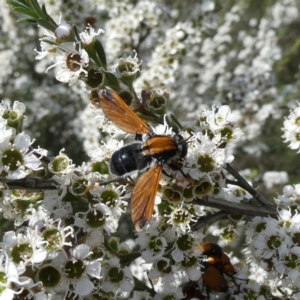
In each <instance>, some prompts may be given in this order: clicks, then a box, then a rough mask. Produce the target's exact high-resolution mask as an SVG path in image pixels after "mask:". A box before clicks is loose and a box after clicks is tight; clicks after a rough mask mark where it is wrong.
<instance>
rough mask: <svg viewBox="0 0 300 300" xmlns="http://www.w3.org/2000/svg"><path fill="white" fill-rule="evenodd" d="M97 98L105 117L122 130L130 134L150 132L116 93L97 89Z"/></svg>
mask: <svg viewBox="0 0 300 300" xmlns="http://www.w3.org/2000/svg"><path fill="white" fill-rule="evenodd" d="M98 99H99V102H100V103H101V107H102V109H103V111H104V113H105V115H106V117H107V118H108V119H110V120H111V121H112V122H114V123H115V124H116V126H118V127H119V128H121V129H122V130H124V131H126V132H128V133H131V134H145V133H149V132H151V129H150V127H149V126H148V125H147V124H146V123H145V122H144V121H143V120H142V119H140V118H139V117H138V116H137V115H136V114H135V113H134V112H133V110H132V109H131V108H130V107H129V106H128V105H127V104H126V103H125V102H124V101H123V100H122V98H121V97H120V96H119V95H118V94H117V93H115V92H113V91H111V90H107V89H103V90H100V91H99V93H98Z"/></svg>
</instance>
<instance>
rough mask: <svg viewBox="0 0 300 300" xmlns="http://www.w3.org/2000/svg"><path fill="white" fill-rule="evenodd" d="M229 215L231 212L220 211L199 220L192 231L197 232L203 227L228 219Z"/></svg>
mask: <svg viewBox="0 0 300 300" xmlns="http://www.w3.org/2000/svg"><path fill="white" fill-rule="evenodd" d="M228 215H230V212H229V211H225V210H220V211H218V212H216V213H214V214H212V215H208V216H204V217H200V218H198V220H197V223H196V224H194V225H193V226H192V230H193V231H197V230H199V229H201V228H202V227H205V226H207V225H209V224H211V223H214V222H216V221H219V220H220V219H224V218H226V217H227V216H228Z"/></svg>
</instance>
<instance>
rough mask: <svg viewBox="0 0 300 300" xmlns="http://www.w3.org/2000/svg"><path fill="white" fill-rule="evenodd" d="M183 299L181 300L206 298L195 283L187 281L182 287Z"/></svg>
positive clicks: (203, 299) (202, 299) (201, 299)
mask: <svg viewBox="0 0 300 300" xmlns="http://www.w3.org/2000/svg"><path fill="white" fill-rule="evenodd" d="M182 293H183V294H184V296H185V297H184V298H183V299H181V300H192V299H200V300H205V299H206V297H205V296H204V295H203V294H202V293H201V290H200V286H199V284H198V283H197V282H196V281H189V282H187V283H185V284H184V286H183V287H182Z"/></svg>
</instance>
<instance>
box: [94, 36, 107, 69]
mask: <svg viewBox="0 0 300 300" xmlns="http://www.w3.org/2000/svg"><path fill="white" fill-rule="evenodd" d="M95 49H96V54H97V56H98V58H99V59H100V61H101V64H102V66H103V68H104V69H106V68H107V62H106V55H105V51H104V48H103V46H102V44H101V43H100V41H99V40H96V41H95Z"/></svg>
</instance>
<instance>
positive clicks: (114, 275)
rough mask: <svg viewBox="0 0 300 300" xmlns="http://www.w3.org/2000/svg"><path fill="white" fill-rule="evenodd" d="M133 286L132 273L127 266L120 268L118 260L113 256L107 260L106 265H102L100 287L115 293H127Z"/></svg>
mask: <svg viewBox="0 0 300 300" xmlns="http://www.w3.org/2000/svg"><path fill="white" fill-rule="evenodd" d="M133 287H134V281H133V277H132V273H131V271H130V269H129V268H128V267H124V268H121V266H120V260H119V259H118V258H116V257H113V258H111V259H109V260H108V265H107V266H103V283H102V286H101V289H102V290H103V291H104V292H106V293H109V292H113V293H114V294H115V295H117V294H118V293H123V294H125V295H127V296H128V295H129V293H130V292H131V291H132V289H133Z"/></svg>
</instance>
